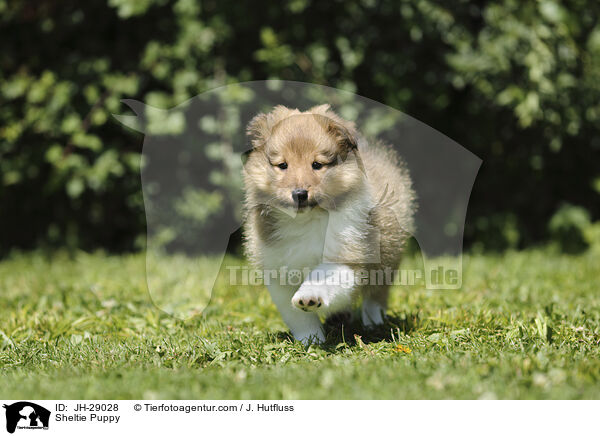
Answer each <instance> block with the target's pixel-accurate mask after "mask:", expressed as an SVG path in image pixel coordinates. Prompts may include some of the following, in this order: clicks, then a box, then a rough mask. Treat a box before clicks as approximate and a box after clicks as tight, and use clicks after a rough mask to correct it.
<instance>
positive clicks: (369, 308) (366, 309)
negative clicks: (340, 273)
mask: <svg viewBox="0 0 600 436" xmlns="http://www.w3.org/2000/svg"><path fill="white" fill-rule="evenodd" d="M389 293H390V289H389V287H388V286H374V287H372V288H369V289H367V290H366V291H365V292H364V294H363V303H362V311H361V312H362V323H363V325H364V326H366V327H371V326H374V325H381V324H383V320H384V316H385V310H386V309H387V300H388V296H389Z"/></svg>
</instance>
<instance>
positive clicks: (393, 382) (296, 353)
mask: <svg viewBox="0 0 600 436" xmlns="http://www.w3.org/2000/svg"><path fill="white" fill-rule="evenodd" d="M410 263H412V264H414V265H416V264H417V263H416V261H415V260H409V264H410ZM144 266H145V260H144V256H143V255H131V256H120V257H119V256H106V255H103V254H93V255H89V254H84V253H79V254H77V255H75V256H74V257H72V258H69V257H67V256H66V255H65V254H55V255H52V256H50V257H45V256H43V255H41V254H29V255H15V256H13V257H12V258H10V259H8V260H5V261H3V262H0V383H1V386H2V388H1V392H2V397H4V398H14V399H16V398H30V399H36V398H65V399H66V398H87V399H101V398H115V399H116V398H125V399H127V398H141V397H144V398H147V399H154V398H173V399H174V398H208V399H234V398H235V399H237V398H244V399H246V398H253V399H303V398H304V399H312V398H314V399H351V398H356V399H392V398H397V399H403V398H412V399H417V398H428V399H436V398H595V399H598V398H600V351H599V348H600V281H599V274H600V268H599V265H598V254H597V253H596V254H594V253H592V252H589V253H587V254H584V255H581V256H576V257H571V256H565V255H557V254H552V253H551V252H550V251H548V250H546V251H541V250H540V251H537V250H535V251H525V252H510V253H507V254H505V255H502V256H487V255H486V256H470V257H466V258H465V275H464V286H463V289H462V290H460V291H425V290H423V289H420V288H417V287H405V288H397V289H395V291H394V293H393V297H392V301H391V312H390V315H391V316H390V318H389V321H388V323H387V324H386V325H385V326H384V327H382V328H379V329H377V330H375V331H365V330H364V329H362V328H361V326H360V325H356V324H353V325H349V326H345V327H344V329H343V330H342V329H340V328H338V327H332V328H330V329H329V331H328V341H327V343H326V344H325V345H324V346H322V347H318V346H310V347H309V348H308V349H305V348H304V347H303V346H302V345H301V344H299V343H295V342H293V341H291V340H290V338H289V336H288V334H287V333H286V328H285V326H284V324H283V323H282V321H281V319H280V318H279V315H278V313H277V311H276V310H275V308H274V307H273V305H272V304H271V302H270V299H269V296H268V293H267V292H266V290H265V289H264V288H262V287H260V288H258V287H230V286H227V285H225V284H224V282H223V281H219V284H218V286H217V288H216V290H215V292H214V295H213V298H212V300H211V303H210V304H209V306H208V307H207V308H206V310H204V312H203V313H202V314H197V315H196V316H194V317H192V318H191V319H188V320H187V321H180V320H177V319H175V318H172V317H170V316H168V315H166V314H165V313H163V312H161V311H160V310H158V309H157V308H156V307H155V306H154V305H153V304H152V301H151V299H150V298H149V295H148V291H147V288H146V282H145V268H144ZM355 335H360V337H362V339H361V338H359V337H357V336H355ZM399 344H400V345H403V346H405V347H408V349H410V350H411V352H406V350H407V349H406V348H405V349H404V351H402V350H401V349H400V347H398V345H399Z"/></svg>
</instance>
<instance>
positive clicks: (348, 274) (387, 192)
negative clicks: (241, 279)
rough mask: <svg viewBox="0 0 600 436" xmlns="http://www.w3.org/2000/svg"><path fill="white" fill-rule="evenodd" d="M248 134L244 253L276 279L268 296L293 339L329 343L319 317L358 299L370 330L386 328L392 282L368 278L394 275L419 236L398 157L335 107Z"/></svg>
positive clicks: (283, 112) (269, 117)
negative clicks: (410, 239) (406, 245)
mask: <svg viewBox="0 0 600 436" xmlns="http://www.w3.org/2000/svg"><path fill="white" fill-rule="evenodd" d="M247 133H248V135H249V137H250V140H251V143H252V150H251V151H250V152H249V154H248V155H247V160H246V162H245V166H244V186H245V217H244V245H245V251H246V254H247V256H248V258H249V260H250V261H251V262H252V263H253V264H254V265H255V266H257V267H259V268H261V269H262V270H263V272H264V274H265V275H268V274H271V279H272V280H271V281H270V283H267V287H268V289H269V293H270V294H271V297H272V299H273V302H274V303H275V305H276V306H277V308H278V310H279V312H280V313H281V316H282V318H283V320H284V321H285V323H286V324H287V325H288V327H289V328H290V330H291V333H292V334H293V336H294V337H295V338H296V339H297V340H300V341H302V342H303V343H305V344H308V343H311V342H314V343H321V342H323V341H324V340H325V335H324V331H323V327H322V324H321V320H320V317H328V316H331V315H335V314H338V313H341V312H348V311H349V310H350V309H352V306H353V304H354V302H355V301H357V300H362V309H361V317H362V322H363V324H364V325H365V326H367V327H368V326H372V325H376V324H381V323H382V322H383V320H384V314H385V310H386V308H387V300H388V294H389V285H390V283H389V281H385V283H381V281H382V280H372V279H373V274H371V273H372V272H373V271H376V272H377V276H378V277H379V278H381V274H380V272H381V271H384V270H385V271H388V272H389V271H392V274H393V271H394V270H396V269H397V268H398V265H399V263H400V257H401V253H402V248H403V245H404V243H405V241H406V239H407V237H408V236H409V234H410V233H411V232H412V230H413V229H412V227H413V214H414V211H415V200H414V197H415V195H414V192H413V189H412V183H411V179H410V176H409V173H408V170H407V169H406V168H405V166H404V165H403V164H402V162H401V161H400V159H399V157H398V156H397V155H396V154H395V152H394V151H393V150H392V149H390V148H389V147H386V146H384V145H381V144H370V145H369V144H367V143H366V141H365V140H364V139H363V138H362V137H361V136H359V134H358V132H357V131H356V128H355V126H354V124H353V123H351V122H349V121H346V120H344V119H342V118H340V117H339V116H338V115H336V114H335V113H334V112H333V111H332V110H331V109H330V107H329V105H321V106H316V107H313V108H311V109H309V110H308V111H306V112H300V111H299V110H297V109H289V108H286V107H284V106H277V107H275V108H274V110H273V111H272V112H270V113H268V114H263V113H261V114H259V115H257V116H256V117H254V119H252V121H251V122H250V123H249V125H248V128H247ZM273 272H275V273H273ZM299 272H304V274H303V275H302V277H301V278H300V279H298V275H299ZM288 279H289V280H288ZM292 279H293V280H292Z"/></svg>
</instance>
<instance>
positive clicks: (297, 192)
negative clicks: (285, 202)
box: [292, 189, 308, 207]
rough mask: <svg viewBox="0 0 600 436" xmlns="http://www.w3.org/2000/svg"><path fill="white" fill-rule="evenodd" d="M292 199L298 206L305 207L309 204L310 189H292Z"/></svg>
mask: <svg viewBox="0 0 600 436" xmlns="http://www.w3.org/2000/svg"><path fill="white" fill-rule="evenodd" d="M292 200H294V204H295V205H296V207H304V206H306V205H307V204H308V191H307V190H306V189H294V190H293V191H292Z"/></svg>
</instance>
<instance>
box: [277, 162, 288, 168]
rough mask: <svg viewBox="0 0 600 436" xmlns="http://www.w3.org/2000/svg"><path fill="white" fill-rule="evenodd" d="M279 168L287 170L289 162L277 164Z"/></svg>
mask: <svg viewBox="0 0 600 436" xmlns="http://www.w3.org/2000/svg"><path fill="white" fill-rule="evenodd" d="M277 168H279V169H280V170H286V169H287V163H285V162H282V163H280V164H279V165H277Z"/></svg>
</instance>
